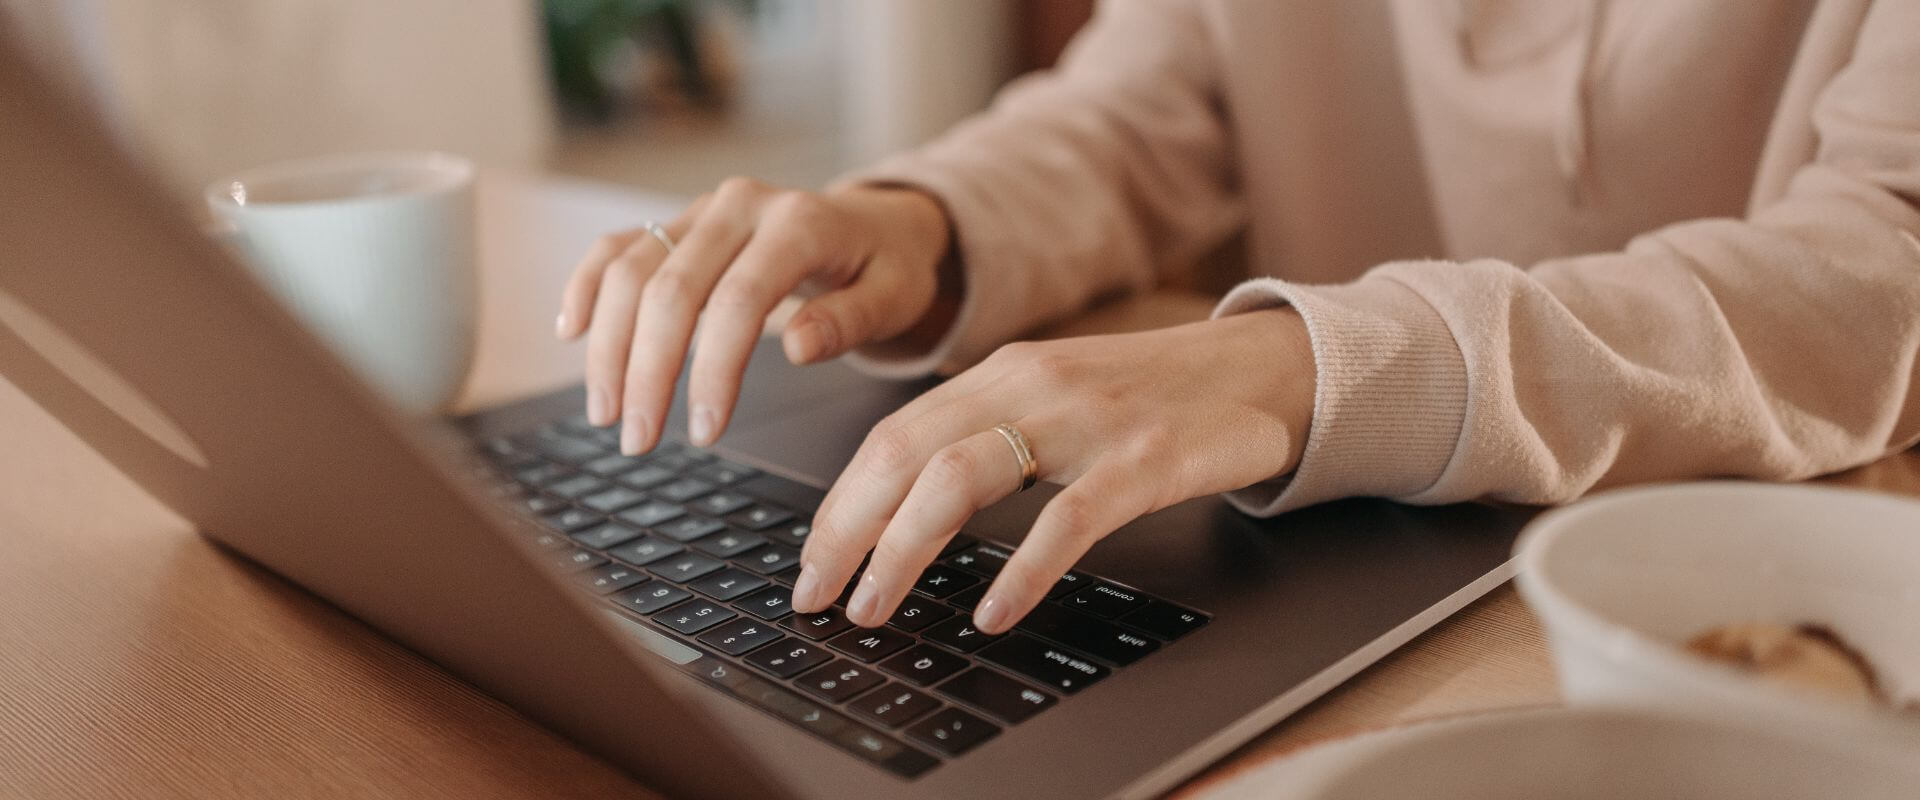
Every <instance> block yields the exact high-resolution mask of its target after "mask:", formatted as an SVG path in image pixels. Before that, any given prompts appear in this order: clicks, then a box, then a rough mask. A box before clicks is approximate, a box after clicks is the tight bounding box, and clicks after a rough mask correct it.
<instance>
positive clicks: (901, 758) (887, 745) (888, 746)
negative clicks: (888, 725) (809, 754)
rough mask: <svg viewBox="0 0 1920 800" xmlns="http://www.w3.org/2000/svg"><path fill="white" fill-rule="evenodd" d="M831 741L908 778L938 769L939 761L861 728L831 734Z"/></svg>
mask: <svg viewBox="0 0 1920 800" xmlns="http://www.w3.org/2000/svg"><path fill="white" fill-rule="evenodd" d="M833 741H834V743H836V744H838V745H840V746H841V747H844V748H846V749H847V750H850V751H852V752H853V754H854V755H856V756H859V757H861V758H864V759H866V760H868V761H871V762H873V763H875V764H878V765H880V766H882V767H885V768H887V769H889V770H891V771H893V772H896V773H899V774H901V775H904V776H906V777H909V778H911V777H914V776H916V775H919V774H920V773H922V772H926V771H927V770H930V769H933V768H934V767H937V766H939V765H940V761H939V759H936V758H934V757H933V756H930V755H927V754H926V753H922V752H920V751H918V750H915V749H913V748H911V747H908V746H906V745H903V744H901V743H899V742H896V741H894V740H892V739H889V738H887V737H885V736H882V735H880V734H878V733H876V732H874V731H870V730H867V729H866V727H865V726H861V725H848V726H847V727H846V728H845V729H843V730H841V731H840V732H839V733H837V734H834V737H833Z"/></svg>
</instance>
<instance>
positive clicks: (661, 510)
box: [618, 500, 687, 528]
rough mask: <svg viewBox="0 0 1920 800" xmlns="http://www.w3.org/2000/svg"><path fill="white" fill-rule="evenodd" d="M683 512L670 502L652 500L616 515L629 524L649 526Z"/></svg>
mask: <svg viewBox="0 0 1920 800" xmlns="http://www.w3.org/2000/svg"><path fill="white" fill-rule="evenodd" d="M685 513H687V512H685V511H683V510H681V508H680V507H679V506H676V505H674V504H672V503H662V502H659V501H657V500H654V501H649V502H647V503H646V504H644V505H641V506H638V507H635V508H629V509H627V510H625V511H622V512H620V514H619V515H618V516H619V517H620V521H621V522H625V523H627V524H629V525H637V526H639V527H642V528H651V527H653V526H655V525H658V524H660V523H662V522H666V521H667V520H670V519H673V518H674V517H677V516H680V515H681V514H685Z"/></svg>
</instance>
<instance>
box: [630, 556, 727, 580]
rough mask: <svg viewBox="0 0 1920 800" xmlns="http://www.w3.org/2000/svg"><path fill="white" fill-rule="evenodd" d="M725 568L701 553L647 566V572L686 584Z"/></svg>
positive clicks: (668, 559) (664, 560)
mask: <svg viewBox="0 0 1920 800" xmlns="http://www.w3.org/2000/svg"><path fill="white" fill-rule="evenodd" d="M725 566H726V564H723V563H721V562H719V561H715V560H713V559H711V558H708V557H706V556H703V555H700V554H699V553H681V554H680V555H677V556H674V557H672V558H665V559H661V560H659V561H655V562H653V563H652V564H649V565H647V571H648V572H652V573H653V574H655V575H658V576H660V577H662V578H666V579H667V580H670V581H673V582H675V583H686V582H687V581H690V580H693V579H695V578H698V577H700V576H702V575H706V574H707V573H710V572H716V571H718V570H719V569H720V568H721V567H725Z"/></svg>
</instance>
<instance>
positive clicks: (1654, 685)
mask: <svg viewBox="0 0 1920 800" xmlns="http://www.w3.org/2000/svg"><path fill="white" fill-rule="evenodd" d="M1518 550H1519V561H1520V575H1519V578H1518V581H1519V585H1520V592H1521V594H1522V596H1524V597H1525V598H1526V600H1527V602H1528V603H1529V604H1530V605H1532V607H1533V609H1534V611H1535V612H1537V613H1538V614H1539V615H1540V618H1541V620H1542V621H1543V622H1544V623H1545V626H1546V631H1547V640H1548V643H1549V645H1550V647H1551V649H1552V651H1553V656H1554V664H1555V667H1556V669H1557V670H1558V672H1559V678H1560V685H1561V689H1562V691H1563V692H1564V694H1565V696H1566V699H1567V701H1568V702H1569V703H1574V704H1582V703H1586V704H1608V705H1634V706H1647V707H1657V708H1670V709H1685V710H1690V711H1694V712H1698V713H1704V714H1707V715H1716V716H1722V717H1725V716H1729V715H1739V716H1748V717H1756V718H1759V719H1761V720H1768V721H1771V722H1772V724H1775V725H1817V726H1826V727H1829V728H1832V729H1836V730H1841V731H1860V732H1864V733H1867V734H1869V736H1870V738H1873V739H1875V740H1879V741H1888V740H1897V739H1903V740H1904V742H1903V745H1902V746H1903V747H1906V748H1911V752H1913V753H1920V720H1916V719H1915V717H1914V715H1912V714H1899V713H1894V712H1892V711H1889V710H1886V709H1884V708H1880V707H1877V706H1874V707H1869V706H1865V705H1861V704H1847V703H1841V702H1835V701H1831V700H1827V699H1824V698H1822V697H1820V696H1817V695H1810V694H1808V693H1806V692H1803V691H1799V690H1794V689H1789V688H1784V687H1781V686H1778V685H1776V684H1771V683H1766V682H1763V681H1760V680H1758V679H1756V678H1754V677H1752V676H1750V675H1748V674H1746V673H1743V672H1741V671H1740V670H1737V669H1735V668H1732V667H1728V666H1724V665H1721V664H1717V663H1714V662H1711V661H1708V660H1706V659H1703V658H1700V657H1698V656H1695V655H1693V654H1690V653H1687V652H1686V651H1685V650H1684V649H1682V646H1683V644H1684V643H1685V642H1686V641H1687V640H1688V639H1690V638H1692V637H1693V636H1694V635H1695V634H1697V633H1699V632H1701V631H1703V630H1706V629H1709V628H1713V627H1716V626H1720V625H1725V624H1729V623H1736V622H1749V621H1764V622H1777V623H1782V624H1788V625H1792V624H1797V623H1803V622H1810V623H1817V624H1821V625H1825V626H1827V627H1828V628H1830V629H1832V630H1833V631H1834V632H1835V633H1836V634H1838V635H1839V636H1840V638H1841V639H1842V640H1844V641H1846V642H1847V643H1848V644H1850V645H1852V646H1853V647H1854V648H1856V649H1857V650H1858V651H1859V652H1860V653H1861V655H1862V656H1864V657H1865V658H1866V660H1867V661H1868V662H1869V663H1870V664H1871V665H1872V666H1873V668H1874V670H1875V673H1876V676H1877V678H1878V680H1879V682H1880V685H1881V687H1882V689H1883V690H1886V691H1887V692H1888V693H1889V694H1891V695H1892V696H1893V697H1895V698H1897V699H1901V700H1912V699H1914V698H1915V697H1920V503H1917V502H1914V501H1912V500H1907V499H1902V498H1898V497H1893V496H1890V495H1882V494H1872V493H1868V492H1861V491H1853V490H1845V489H1831V488H1818V487H1811V486H1782V485H1766V484H1755V483H1736V482H1716V483H1696V484H1684V485H1674V486H1660V487H1650V488H1639V489H1628V490H1623V491H1617V492H1610V493H1607V494H1603V495H1600V496H1597V497H1595V498H1593V499H1591V500H1586V501H1583V502H1580V503H1577V504H1575V505H1572V506H1569V507H1567V508H1564V509H1560V510H1557V511H1552V512H1549V513H1547V514H1544V515H1542V516H1541V517H1540V518H1539V519H1538V520H1536V521H1535V522H1534V523H1533V524H1532V525H1531V526H1529V528H1528V530H1527V532H1526V533H1525V534H1524V535H1523V536H1522V538H1521V540H1520V543H1519V545H1518Z"/></svg>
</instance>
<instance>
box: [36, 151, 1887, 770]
mask: <svg viewBox="0 0 1920 800" xmlns="http://www.w3.org/2000/svg"><path fill="white" fill-rule="evenodd" d="M674 207H675V203H673V202H672V201H671V200H669V199H666V198H657V197H654V198H650V197H644V196H636V195H632V194H629V193H625V192H621V191H618V190H610V189H604V188H598V187H593V186H589V185H585V184H573V183H560V182H552V181H531V180H527V179H515V178H510V177H506V176H490V177H489V178H488V179H487V180H486V181H485V182H484V183H483V187H482V193H481V219H482V224H483V229H484V233H483V241H482V253H483V255H482V258H483V263H482V270H483V276H484V287H483V301H482V311H481V318H482V333H481V339H480V343H479V358H478V363H477V366H476V368H475V371H474V375H473V378H472V380H471V382H470V384H469V390H468V393H467V399H466V401H465V402H466V404H467V405H468V406H470V407H478V406H485V405H491V404H494V403H498V402H501V401H504V400H508V399H511V398H513V397H516V396H521V395H525V394H530V393H534V392H538V391H542V390H545V389H550V388H555V387H558V386H562V385H565V384H568V383H571V382H573V381H576V380H578V376H579V364H580V359H581V353H580V352H579V351H578V349H577V346H576V345H562V344H560V343H557V342H555V341H553V340H552V338H551V337H550V336H548V335H547V331H548V330H550V328H551V314H552V310H553V308H554V305H555V303H554V300H555V297H556V296H557V293H558V287H559V285H560V283H559V280H560V277H561V276H562V275H564V274H565V271H566V270H567V268H568V266H569V265H570V261H571V259H572V258H573V257H574V256H576V255H577V254H579V253H581V252H583V251H584V250H585V248H586V244H587V243H588V242H589V241H591V239H592V238H593V237H594V236H595V235H597V234H598V233H600V232H602V231H605V230H610V229H613V228H615V227H620V226H628V225H631V224H633V223H635V222H636V221H638V220H642V219H646V218H651V217H662V218H664V217H667V216H670V215H671V213H672V211H673V210H674ZM1207 307H1208V303H1207V301H1206V299H1205V298H1195V297H1183V296H1155V297H1152V298H1148V299H1145V300H1141V301H1136V302H1131V303H1128V304H1124V305H1120V306H1115V307H1111V308H1107V309H1103V310H1100V311H1097V312H1095V313H1093V314H1091V315H1089V316H1088V317H1086V318H1083V319H1080V320H1077V321H1075V322H1074V323H1071V324H1070V325H1068V326H1064V328H1063V330H1062V331H1060V332H1061V333H1069V332H1084V331H1091V330H1116V329H1127V328H1137V327H1140V326H1143V325H1161V324H1169V323H1173V322H1179V321H1184V320H1187V319H1193V318H1197V317H1200V316H1204V314H1205V312H1206V310H1207ZM0 420H4V422H0V425H3V426H4V430H5V431H6V437H5V439H4V444H0V796H5V797H74V798H98V797H140V798H163V797H195V798H217V797H264V796H276V797H366V796H375V795H389V796H402V797H410V798H442V797H444V798H470V797H488V798H503V797H543V798H575V797H577V798H593V799H594V800H606V798H614V797H650V796H652V794H651V793H650V792H648V791H647V790H646V789H645V788H643V787H641V786H639V785H638V784H636V783H635V782H634V781H633V780H632V779H630V778H628V777H626V776H625V775H623V774H621V773H620V772H618V771H616V770H615V769H613V768H612V767H610V766H608V765H606V764H604V763H602V762H600V761H598V760H595V759H594V758H592V757H589V756H586V755H584V754H582V753H580V752H579V751H577V750H575V749H574V748H573V747H571V746H570V745H568V744H567V743H566V742H565V741H563V740H561V739H560V738H559V737H557V736H555V735H554V734H552V733H549V732H547V731H546V730H545V729H543V728H540V727H539V726H537V725H534V724H533V723H531V722H529V721H528V720H526V719H524V718H522V717H521V716H520V715H518V714H517V713H515V712H514V711H513V710H512V709H509V708H507V707H505V706H503V705H501V704H500V703H498V702H496V701H494V700H492V699H490V698H488V697H485V696H483V695H481V694H480V693H479V692H477V691H475V690H473V689H471V688H469V687H467V686H466V685H465V684H463V683H461V682H459V681H458V680H456V679H454V678H453V677H451V676H449V675H448V674H447V673H445V672H444V671H442V670H441V669H440V668H438V667H436V666H434V665H433V664H430V663H428V662H426V661H424V660H423V659H421V658H420V657H419V656H416V655H414V654H412V653H410V652H408V651H406V650H404V649H402V648H401V647H400V646H398V645H396V644H394V643H392V642H390V641H388V640H387V639H385V638H383V637H381V636H380V635H378V634H376V633H374V632H373V631H372V630H370V629H368V628H367V627H365V626H363V625H361V624H360V623H358V622H356V621H354V620H352V619H350V618H348V617H346V616H345V615H343V614H342V613H340V612H339V611H337V610H335V609H333V608H332V607H330V606H328V605H326V604H325V603H323V602H321V601H319V600H317V599H315V598H314V597H312V596H310V595H308V594H306V593H305V592H303V591H302V590H300V589H299V588H297V587H294V586H292V585H290V584H288V583H286V582H285V581H282V580H280V579H279V578H277V577H275V576H273V575H271V574H269V573H267V572H265V571H263V570H261V569H258V568H256V567H253V566H251V565H248V564H246V563H244V562H241V561H240V560H238V559H236V558H233V557H231V556H229V555H227V554H225V553H223V552H221V551H220V550H219V548H217V547H215V546H213V545H212V544H210V543H209V542H207V541H206V540H204V539H202V538H200V537H199V536H197V535H195V533H194V532H193V530H192V528H191V527H190V526H189V525H188V524H187V523H186V522H185V521H183V520H181V519H179V518H178V517H175V516H174V515H172V514H171V513H170V512H168V511H167V510H166V509H165V508H163V507H161V506H160V505H158V504H157V503H155V502H154V501H153V500H152V499H151V498H149V497H147V496H146V495H145V494H144V493H142V492H141V491H140V489H139V488H138V487H137V486H135V485H133V484H132V483H131V482H130V481H128V480H127V479H126V478H125V477H123V476H121V475H120V474H119V473H118V472H117V471H115V470H114V469H113V468H112V467H111V465H109V464H108V463H107V462H106V461H105V460H103V459H101V458H100V457H99V456H98V455H96V454H95V453H93V452H92V451H91V450H90V449H88V448H87V447H86V445H85V444H83V443H82V442H81V441H80V440H78V439H77V438H75V437H74V436H73V435H72V434H70V433H68V432H67V431H66V429H65V428H63V427H61V426H60V425H58V424H57V423H56V422H55V421H54V420H53V418H52V417H50V416H48V415H47V414H46V413H45V412H43V411H42V410H41V409H39V408H38V407H37V406H35V405H34V404H33V403H32V401H30V400H28V399H27V398H26V396H25V395H23V394H21V393H20V392H19V391H18V390H17V389H15V388H14V387H13V386H12V385H11V384H8V383H6V382H5V381H4V380H0ZM1836 480H1838V481H1840V482H1845V483H1852V484H1856V485H1861V486H1870V487H1875V488H1880V489H1885V490H1890V491H1899V492H1905V493H1920V455H1916V454H1915V453H1913V452H1909V453H1905V454H1901V455H1899V456H1894V457H1891V458H1888V459H1886V460H1883V461H1881V462H1878V463H1876V464H1874V465H1871V466H1868V467H1865V468H1862V469H1859V470H1854V471H1852V472H1850V473H1847V474H1845V475H1842V476H1838V477H1837V478H1836ZM1555 701H1556V691H1555V688H1554V685H1553V679H1552V673H1551V668H1550V665H1549V663H1548V659H1547V654H1546V651H1545V648H1544V644H1543V642H1542V639H1541V633H1540V628H1539V625H1538V623H1537V622H1536V621H1535V620H1534V618H1533V617H1532V615H1531V614H1529V613H1528V611H1527V610H1526V608H1525V607H1524V606H1522V605H1521V604H1520V602H1519V601H1518V599H1517V598H1516V596H1515V594H1514V592H1513V591H1512V589H1511V588H1504V587H1503V588H1501V589H1499V590H1497V591H1495V592H1494V593H1493V594H1491V595H1489V596H1487V597H1486V598H1484V599H1482V600H1480V601H1479V602H1477V603H1474V604H1473V605H1471V606H1469V607H1468V608H1466V609H1465V610H1463V611H1461V612H1460V613H1458V614H1456V615H1454V616H1453V617H1452V618H1451V619H1448V620H1447V621H1445V622H1443V623H1441V624H1440V625H1439V626H1437V627H1435V628H1434V629H1433V630H1431V631H1429V632H1428V633H1426V634H1425V635H1423V636H1421V637H1419V638H1418V639H1415V640H1414V641H1413V642H1412V643H1411V644H1409V645H1407V646H1406V647H1403V648H1401V649H1400V650H1399V651H1398V652H1396V653H1394V654H1393V655H1391V656H1389V657H1387V658H1386V659H1384V660H1382V661H1381V662H1379V663H1378V664H1376V665H1374V666H1373V667H1372V668H1370V669H1368V670H1366V671H1365V672H1363V673H1361V674H1360V675H1359V676H1358V677H1356V678H1354V679H1353V680H1351V681H1348V682H1347V683H1346V684H1345V685H1344V686H1342V687H1340V688H1339V689H1336V690H1334V691H1333V692H1332V693H1330V694H1328V695H1327V696H1326V697H1324V698H1322V699H1321V700H1320V701H1318V702H1316V703H1314V704H1313V705H1311V706H1309V707H1308V708H1307V709H1305V710H1303V711H1302V712H1300V713H1299V714H1296V715H1294V716H1293V717H1291V718H1290V719H1288V720H1287V721H1285V722H1283V723H1281V724H1280V725H1278V726H1276V727H1274V728H1273V729H1272V730H1270V731H1268V732H1266V733H1265V734H1263V735H1262V736H1260V737H1259V738H1258V739H1256V740H1254V741H1253V742H1251V743H1249V744H1248V745H1246V746H1245V747H1244V748H1242V749H1241V750H1240V751H1239V752H1238V753H1236V754H1235V755H1234V756H1232V757H1231V758H1228V759H1226V760H1224V761H1223V762H1221V763H1220V764H1218V765H1216V766H1215V767H1214V768H1212V769H1211V770H1210V771H1209V772H1208V773H1207V774H1205V775H1203V776H1201V777H1200V778H1198V779H1196V781H1195V782H1194V783H1193V784H1190V785H1189V787H1188V790H1189V791H1191V790H1194V789H1197V788H1204V786H1205V785H1206V784H1207V783H1208V782H1209V781H1211V780H1214V779H1217V778H1218V777H1219V776H1221V775H1225V774H1228V773H1230V772H1232V771H1233V770H1235V769H1237V768H1242V767H1245V766H1247V765H1250V764H1253V763H1256V762H1258V761H1259V760H1261V759H1263V758H1266V757H1269V756H1271V755H1274V754H1278V753H1284V752H1287V751H1290V750H1293V749H1295V748H1298V747H1300V746H1303V745H1305V744H1308V743H1311V742H1315V741H1319V740H1323V739H1326V738H1329V737H1335V736H1341V735H1345V734H1349V733H1353V732H1356V731H1362V730H1368V729H1375V728H1381V727H1387V726H1392V725H1397V724H1401V723H1405V722H1408V721H1411V720H1417V719H1423V718H1431V717H1436V716H1445V715H1450V714H1457V713H1461V712H1467V711H1480V710H1490V709H1499V708H1510V707H1518V706H1532V705H1540V704H1547V703H1553V702H1555Z"/></svg>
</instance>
